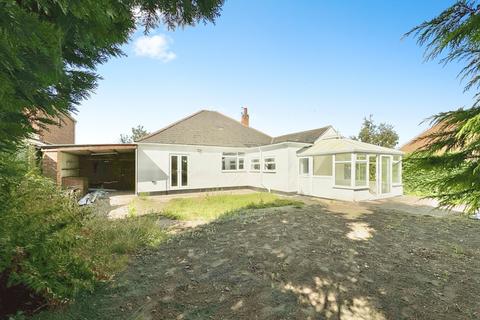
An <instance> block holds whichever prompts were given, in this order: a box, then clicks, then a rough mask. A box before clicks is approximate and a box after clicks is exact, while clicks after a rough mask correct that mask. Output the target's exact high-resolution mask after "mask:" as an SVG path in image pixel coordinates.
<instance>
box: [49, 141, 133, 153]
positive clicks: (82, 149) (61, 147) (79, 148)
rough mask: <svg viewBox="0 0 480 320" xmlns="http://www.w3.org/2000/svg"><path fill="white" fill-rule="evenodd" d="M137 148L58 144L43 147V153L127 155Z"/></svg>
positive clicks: (125, 144)
mask: <svg viewBox="0 0 480 320" xmlns="http://www.w3.org/2000/svg"><path fill="white" fill-rule="evenodd" d="M136 148H137V145H136V144H131V143H116V144H57V145H47V146H42V148H41V149H42V151H62V152H68V153H72V154H91V153H111V152H117V153H125V152H132V151H134V150H135V149H136Z"/></svg>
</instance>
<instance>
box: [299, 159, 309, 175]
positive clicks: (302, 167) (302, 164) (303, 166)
mask: <svg viewBox="0 0 480 320" xmlns="http://www.w3.org/2000/svg"><path fill="white" fill-rule="evenodd" d="M298 164H299V173H300V174H301V175H308V174H309V168H308V165H309V159H308V158H300V160H299V163H298Z"/></svg>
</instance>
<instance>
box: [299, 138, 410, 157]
mask: <svg viewBox="0 0 480 320" xmlns="http://www.w3.org/2000/svg"><path fill="white" fill-rule="evenodd" d="M337 153H377V154H392V155H403V154H404V153H403V152H402V151H400V150H397V149H392V148H386V147H381V146H377V145H374V144H371V143H366V142H361V141H357V140H352V139H347V138H332V139H324V140H320V141H317V142H316V143H315V144H314V145H312V146H311V147H310V148H308V149H306V150H304V151H301V152H299V153H298V155H300V156H314V155H324V154H337Z"/></svg>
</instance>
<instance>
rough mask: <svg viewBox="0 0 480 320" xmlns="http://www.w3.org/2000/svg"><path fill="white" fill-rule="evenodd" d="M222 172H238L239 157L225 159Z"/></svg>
mask: <svg viewBox="0 0 480 320" xmlns="http://www.w3.org/2000/svg"><path fill="white" fill-rule="evenodd" d="M222 170H237V157H223V158H222Z"/></svg>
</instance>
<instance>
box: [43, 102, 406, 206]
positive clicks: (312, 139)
mask: <svg viewBox="0 0 480 320" xmlns="http://www.w3.org/2000/svg"><path fill="white" fill-rule="evenodd" d="M42 150H43V154H44V158H45V157H47V158H48V159H50V162H51V159H55V161H56V164H57V168H56V170H55V172H54V174H53V175H52V177H53V178H54V179H56V180H57V182H58V183H59V184H63V183H62V181H63V180H64V179H67V181H71V180H72V179H75V178H76V177H78V178H79V179H81V180H82V181H85V180H86V181H87V183H88V185H89V186H90V187H105V188H115V189H131V190H135V192H136V193H148V194H165V193H170V192H188V191H194V190H197V191H199V190H211V189H228V188H240V187H250V188H258V189H264V190H269V191H270V190H273V191H279V192H285V193H292V194H294V193H299V194H304V195H311V196H317V197H324V198H331V199H340V200H349V201H361V200H371V199H378V198H384V197H391V196H396V195H401V194H402V193H403V188H402V178H401V171H402V169H401V157H402V152H401V151H398V150H394V149H388V148H383V147H379V146H375V145H371V144H367V143H362V142H359V141H354V140H350V139H346V138H343V137H341V136H340V135H339V134H338V132H337V131H336V130H335V129H334V128H333V127H332V126H326V127H322V128H318V129H313V130H308V131H302V132H296V133H292V134H288V135H283V136H278V137H271V136H269V135H267V134H265V133H262V132H260V131H258V130H256V129H254V128H252V127H250V126H249V115H248V112H247V109H246V108H244V110H243V113H242V119H241V121H236V120H234V119H232V118H229V117H227V116H225V115H223V114H221V113H218V112H216V111H209V110H201V111H199V112H197V113H194V114H192V115H190V116H188V117H186V118H184V119H182V120H180V121H177V122H175V123H173V124H171V125H169V126H167V127H165V128H163V129H160V130H158V131H156V132H153V133H151V134H149V135H147V136H145V137H143V138H142V139H140V140H138V141H136V142H135V143H134V144H110V145H49V146H44V147H43V148H42Z"/></svg>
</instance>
